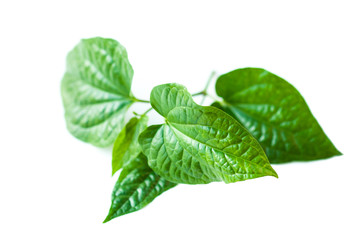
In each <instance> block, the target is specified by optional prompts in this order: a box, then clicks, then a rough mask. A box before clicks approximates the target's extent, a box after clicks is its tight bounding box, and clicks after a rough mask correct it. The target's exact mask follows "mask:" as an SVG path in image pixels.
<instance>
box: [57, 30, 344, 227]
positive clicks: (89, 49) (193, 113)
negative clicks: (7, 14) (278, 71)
mask: <svg viewBox="0 0 361 240" xmlns="http://www.w3.org/2000/svg"><path fill="white" fill-rule="evenodd" d="M215 75H216V74H215V73H214V72H213V73H212V74H211V76H210V78H209V80H208V81H207V83H206V86H205V88H204V89H203V90H202V91H200V92H198V93H195V94H190V93H189V92H188V91H187V89H186V88H185V87H184V86H182V85H180V84H177V83H169V84H163V85H159V86H155V87H154V88H153V90H152V92H151V95H150V99H149V100H143V99H138V98H136V97H135V96H134V95H133V94H132V93H131V90H130V89H131V84H132V78H133V68H132V66H131V65H130V63H129V60H128V55H127V52H126V50H125V48H124V47H123V46H121V45H120V44H119V43H118V42H117V41H115V40H113V39H105V38H100V37H97V38H91V39H84V40H82V41H81V42H80V43H79V44H78V45H77V46H76V47H75V48H74V49H73V50H72V51H71V52H70V53H69V54H68V57H67V68H66V72H65V74H64V77H63V80H62V84H61V93H62V98H63V104H64V108H65V120H66V124H67V128H68V130H69V132H70V133H71V134H72V135H74V136H75V137H76V138H78V139H80V140H82V141H85V142H88V143H91V144H93V145H95V146H99V147H106V146H109V145H111V144H114V146H113V153H112V173H113V174H115V173H116V172H117V171H119V170H121V173H120V176H119V178H118V181H117V182H116V184H115V186H114V190H113V194H112V204H111V207H110V210H109V214H108V216H107V217H106V219H105V221H104V222H107V221H109V220H111V219H113V218H115V217H118V216H121V215H124V214H127V213H131V212H134V211H137V210H139V209H141V208H143V207H145V206H146V205H147V204H149V203H150V202H151V201H153V200H154V198H156V197H157V196H159V195H160V194H162V193H163V192H165V191H167V190H168V189H170V188H172V187H174V186H176V185H177V184H206V183H210V182H216V181H223V182H225V183H232V182H238V181H243V180H248V179H253V178H258V177H264V176H273V177H278V175H277V173H276V171H275V170H274V169H273V168H272V166H271V164H270V163H286V162H291V161H311V160H317V159H324V158H330V157H333V156H337V155H341V153H340V152H339V151H338V150H337V149H336V147H335V146H334V145H333V144H332V142H331V141H330V139H329V138H328V137H327V136H326V134H325V133H324V131H323V130H322V128H321V127H320V125H319V124H318V122H317V120H316V119H315V118H314V116H313V115H312V113H311V111H310V110H309V108H308V106H307V104H306V102H305V100H304V99H303V97H302V96H301V94H300V93H299V92H298V91H297V90H296V89H295V88H294V87H293V86H292V85H291V84H290V83H288V82H287V81H286V80H284V79H282V78H280V77H278V76H276V75H275V74H272V73H270V72H268V71H266V70H264V69H260V68H243V69H237V70H234V71H231V72H229V73H226V74H223V75H221V76H219V77H218V78H217V81H216V87H215V88H216V93H217V95H218V97H213V96H211V95H209V94H208V88H209V86H210V83H211V81H212V80H213V79H214V78H215ZM196 96H202V97H203V98H202V100H201V104H200V105H198V104H197V103H195V102H194V100H193V97H196ZM206 97H209V98H211V99H212V100H214V103H213V104H212V105H211V106H202V104H203V102H204V100H205V98H206ZM218 99H222V100H221V101H219V100H218ZM134 103H146V104H148V103H149V104H150V105H151V106H150V108H149V109H148V110H146V111H145V112H144V113H143V114H141V115H140V114H134V115H135V116H134V117H133V118H131V119H130V120H129V121H128V122H127V123H126V124H125V114H126V112H127V110H128V108H129V107H130V106H131V105H132V104H134ZM152 109H154V110H155V111H156V112H157V113H159V114H160V115H161V116H163V117H164V119H165V121H164V123H163V124H160V125H152V126H148V116H147V113H148V112H149V111H151V110H152Z"/></svg>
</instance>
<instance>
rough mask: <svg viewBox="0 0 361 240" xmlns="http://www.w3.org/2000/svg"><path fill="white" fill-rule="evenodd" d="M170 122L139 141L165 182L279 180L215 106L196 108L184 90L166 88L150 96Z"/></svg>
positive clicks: (258, 149) (245, 134)
mask: <svg viewBox="0 0 361 240" xmlns="http://www.w3.org/2000/svg"><path fill="white" fill-rule="evenodd" d="M150 101H151V104H152V106H153V108H154V109H155V110H156V111H157V112H159V113H160V114H161V115H162V116H163V117H165V120H166V123H165V124H163V125H155V126H151V127H148V128H147V129H146V130H145V131H144V132H143V133H142V134H141V135H140V137H139V141H140V144H141V146H142V148H143V152H144V153H145V154H146V155H147V157H148V163H149V166H150V167H151V168H152V169H153V170H154V171H155V172H156V173H157V174H159V175H160V176H162V177H164V178H165V179H167V180H169V181H172V182H177V183H187V184H200V183H209V182H214V181H224V182H226V183H230V182H236V181H242V180H246V179H251V178H257V177H262V176H276V177H277V174H276V172H275V171H274V170H273V169H272V167H271V166H270V164H269V162H268V159H267V157H266V155H265V153H264V151H263V150H262V148H261V146H260V145H259V144H258V142H257V140H256V139H254V138H253V137H252V135H251V134H250V133H249V132H248V131H247V130H245V129H244V128H243V127H242V126H241V124H239V123H238V122H237V121H236V120H235V119H233V118H232V117H231V116H229V115H228V114H226V113H225V112H223V111H221V110H219V109H217V108H214V107H203V106H200V105H197V104H196V103H195V102H194V101H193V99H192V96H191V95H190V94H189V93H188V91H187V90H186V88H185V87H183V86H182V85H178V84H164V85H160V86H157V87H155V88H154V89H153V90H152V93H151V97H150Z"/></svg>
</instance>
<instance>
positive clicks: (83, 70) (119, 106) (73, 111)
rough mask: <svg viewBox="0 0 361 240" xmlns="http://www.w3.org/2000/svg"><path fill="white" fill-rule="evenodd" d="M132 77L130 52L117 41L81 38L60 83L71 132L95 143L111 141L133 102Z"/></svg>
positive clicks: (70, 54) (71, 54)
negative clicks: (128, 54)
mask: <svg viewBox="0 0 361 240" xmlns="http://www.w3.org/2000/svg"><path fill="white" fill-rule="evenodd" d="M132 78H133V69H132V66H131V65H130V63H129V61H128V56H127V52H126V50H125V48H124V47H123V46H121V45H120V44H119V43H118V42H117V41H115V40H112V39H105V38H99V37H98V38H90V39H84V40H82V41H81V42H80V43H79V44H78V45H77V46H76V47H75V48H74V49H73V50H72V51H71V52H70V53H69V54H68V56H67V65H66V73H65V75H64V77H63V80H62V84H61V93H62V97H63V104H64V108H65V119H66V124H67V128H68V130H69V131H70V133H71V134H73V135H74V136H75V137H76V138H78V139H80V140H82V141H85V142H89V143H91V144H93V145H96V146H100V147H104V146H108V145H110V144H112V143H113V142H114V140H115V138H116V137H117V135H118V133H119V132H120V130H121V129H122V127H123V124H124V123H123V122H124V116H125V112H126V110H127V109H128V108H129V106H130V105H131V104H132V102H133V97H132V94H131V92H130V87H131V83H132Z"/></svg>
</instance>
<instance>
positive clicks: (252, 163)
mask: <svg viewBox="0 0 361 240" xmlns="http://www.w3.org/2000/svg"><path fill="white" fill-rule="evenodd" d="M168 123H169V125H170V128H171V129H173V128H172V126H173V125H172V123H171V122H169V121H168ZM173 124H174V123H173ZM175 124H178V123H175ZM174 129H176V130H177V131H178V132H180V133H181V134H182V135H184V136H186V137H188V138H190V139H193V140H195V141H197V142H199V143H200V144H203V145H205V146H207V147H209V148H211V149H215V150H218V151H220V152H222V153H224V154H227V155H230V156H233V157H235V158H240V159H242V160H243V161H245V162H248V163H250V164H251V165H254V166H258V167H261V168H263V169H266V170H268V169H267V168H265V165H263V166H261V165H259V164H257V163H254V162H252V161H250V160H248V159H244V158H243V157H241V156H237V155H235V154H233V153H228V152H225V151H223V150H221V149H220V148H217V147H213V146H210V145H208V144H207V143H202V142H200V141H198V140H197V139H194V138H192V137H190V136H188V135H187V134H185V133H183V132H182V131H181V130H179V129H178V128H176V127H175V126H174ZM175 136H176V137H177V135H176V134H175ZM177 139H178V140H180V139H179V138H178V137H177ZM180 141H181V140H180ZM249 147H253V146H251V145H249ZM253 148H254V147H253ZM254 149H255V150H257V149H256V148H254ZM257 152H259V151H258V150H257ZM190 154H191V153H190ZM191 155H192V156H194V155H193V154H191ZM227 163H228V164H229V166H231V167H232V169H233V171H234V173H235V174H243V175H247V174H249V173H238V171H236V170H235V169H234V167H233V165H232V164H230V163H229V162H228V161H227Z"/></svg>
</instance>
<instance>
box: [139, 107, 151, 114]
mask: <svg viewBox="0 0 361 240" xmlns="http://www.w3.org/2000/svg"><path fill="white" fill-rule="evenodd" d="M152 109H153V108H152V107H151V108H149V109H148V110H147V111H145V112H144V113H143V114H142V115H146V114H147V113H148V112H150V111H151V110H152Z"/></svg>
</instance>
